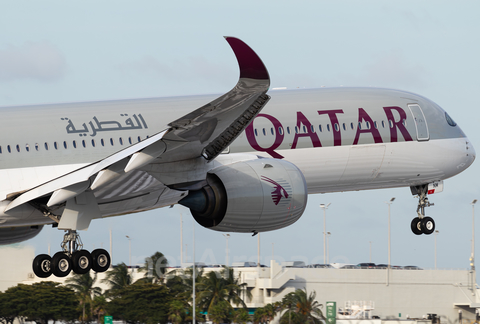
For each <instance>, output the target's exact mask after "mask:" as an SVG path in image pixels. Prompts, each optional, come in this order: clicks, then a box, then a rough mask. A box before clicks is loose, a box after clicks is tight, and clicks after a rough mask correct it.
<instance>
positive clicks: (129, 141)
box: [128, 137, 132, 145]
mask: <svg viewBox="0 0 480 324" xmlns="http://www.w3.org/2000/svg"><path fill="white" fill-rule="evenodd" d="M128 143H130V145H131V144H132V138H131V137H129V138H128Z"/></svg>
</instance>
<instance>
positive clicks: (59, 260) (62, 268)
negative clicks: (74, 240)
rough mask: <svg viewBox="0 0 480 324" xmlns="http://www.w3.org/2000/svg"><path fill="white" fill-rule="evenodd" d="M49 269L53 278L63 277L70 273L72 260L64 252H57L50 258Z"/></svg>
mask: <svg viewBox="0 0 480 324" xmlns="http://www.w3.org/2000/svg"><path fill="white" fill-rule="evenodd" d="M51 267H52V271H53V274H54V275H55V276H57V277H65V276H68V274H69V273H70V271H72V260H70V257H69V256H68V255H66V254H65V253H64V252H57V253H55V255H54V256H53V258H52V266H51Z"/></svg>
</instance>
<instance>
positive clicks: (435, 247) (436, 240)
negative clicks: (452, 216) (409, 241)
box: [434, 230, 440, 270]
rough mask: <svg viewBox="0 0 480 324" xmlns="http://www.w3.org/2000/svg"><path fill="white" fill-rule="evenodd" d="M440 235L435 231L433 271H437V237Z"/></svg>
mask: <svg viewBox="0 0 480 324" xmlns="http://www.w3.org/2000/svg"><path fill="white" fill-rule="evenodd" d="M438 233H440V232H439V231H438V230H435V233H434V234H435V270H437V235H438Z"/></svg>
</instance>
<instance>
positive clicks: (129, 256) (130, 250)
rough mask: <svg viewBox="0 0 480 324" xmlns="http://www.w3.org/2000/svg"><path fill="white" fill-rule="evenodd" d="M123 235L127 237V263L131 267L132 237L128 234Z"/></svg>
mask: <svg viewBox="0 0 480 324" xmlns="http://www.w3.org/2000/svg"><path fill="white" fill-rule="evenodd" d="M125 237H126V238H127V239H128V265H129V266H130V268H132V239H131V238H130V236H128V235H125Z"/></svg>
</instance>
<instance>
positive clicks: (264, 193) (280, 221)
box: [179, 159, 308, 233]
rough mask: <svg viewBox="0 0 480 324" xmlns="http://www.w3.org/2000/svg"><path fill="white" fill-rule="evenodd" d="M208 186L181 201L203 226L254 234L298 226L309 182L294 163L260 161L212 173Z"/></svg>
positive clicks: (212, 171)
mask: <svg viewBox="0 0 480 324" xmlns="http://www.w3.org/2000/svg"><path fill="white" fill-rule="evenodd" d="M207 183H208V185H206V186H204V187H203V188H202V189H200V190H195V191H190V192H189V194H188V195H187V197H185V198H184V199H182V200H181V201H179V203H180V204H181V205H184V206H186V207H189V208H190V211H191V213H192V215H193V217H194V218H195V220H196V221H197V222H198V223H199V224H200V225H202V226H204V227H207V228H209V229H212V230H216V231H222V232H242V233H252V232H254V233H256V232H266V231H272V230H276V229H280V228H283V227H286V226H289V225H291V224H293V223H295V222H296V221H297V220H298V219H299V218H300V216H302V214H303V212H304V210H305V207H306V205H307V196H308V192H307V183H306V181H305V178H304V176H303V174H302V172H301V171H300V169H298V167H297V166H295V165H294V164H292V163H290V162H287V161H284V160H277V159H257V160H250V161H242V162H236V163H233V164H230V165H224V166H221V167H218V168H215V169H213V170H211V171H209V172H208V175H207Z"/></svg>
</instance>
